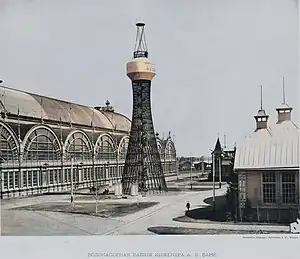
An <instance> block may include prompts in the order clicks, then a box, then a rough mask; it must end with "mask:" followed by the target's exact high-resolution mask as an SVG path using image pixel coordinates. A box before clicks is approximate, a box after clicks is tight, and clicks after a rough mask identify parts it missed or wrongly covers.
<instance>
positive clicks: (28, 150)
mask: <svg viewBox="0 0 300 259" xmlns="http://www.w3.org/2000/svg"><path fill="white" fill-rule="evenodd" d="M127 146H128V137H127V136H125V137H123V139H122V140H121V142H120V145H119V147H118V145H116V144H115V142H114V141H113V139H112V137H111V136H110V135H108V134H106V133H104V134H102V135H101V136H99V138H98V139H97V140H96V144H95V145H93V144H92V143H91V141H90V139H89V137H88V135H87V134H86V133H85V132H84V131H82V130H74V131H72V132H71V133H70V134H69V135H68V136H67V138H66V140H65V143H64V144H61V142H60V140H59V139H58V137H57V136H56V134H55V132H54V131H53V130H52V129H51V128H50V127H48V126H46V125H37V126H34V127H33V128H32V129H31V130H29V131H28V133H27V134H26V136H25V137H24V139H23V141H22V142H21V144H20V145H19V141H18V140H17V137H16V136H15V134H14V132H13V131H12V130H11V129H10V127H9V126H7V125H6V124H4V123H2V122H0V159H1V161H0V162H1V163H5V162H7V163H8V162H10V163H17V162H18V159H19V149H20V147H23V156H22V161H24V162H30V161H58V160H60V159H61V157H62V153H63V151H62V150H63V149H64V150H65V159H66V160H70V159H71V158H74V159H76V160H89V159H92V158H93V154H95V159H97V160H106V161H107V160H116V158H117V155H119V159H120V160H122V159H123V160H124V159H125V158H126V152H127ZM21 149H22V148H21ZM94 151H95V152H94Z"/></svg>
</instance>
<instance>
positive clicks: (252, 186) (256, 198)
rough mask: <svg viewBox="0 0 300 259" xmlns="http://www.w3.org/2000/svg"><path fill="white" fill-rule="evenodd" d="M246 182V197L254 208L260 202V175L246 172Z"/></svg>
mask: <svg viewBox="0 0 300 259" xmlns="http://www.w3.org/2000/svg"><path fill="white" fill-rule="evenodd" d="M246 181H247V184H246V186H247V189H246V192H247V193H246V197H247V198H248V199H249V200H250V202H251V203H252V205H253V206H256V204H257V203H260V202H261V195H262V193H261V173H260V172H247V174H246Z"/></svg>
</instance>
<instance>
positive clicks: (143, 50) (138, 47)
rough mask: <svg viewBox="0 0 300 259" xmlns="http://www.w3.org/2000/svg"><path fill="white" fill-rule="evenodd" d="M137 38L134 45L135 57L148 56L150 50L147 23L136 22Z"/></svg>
mask: <svg viewBox="0 0 300 259" xmlns="http://www.w3.org/2000/svg"><path fill="white" fill-rule="evenodd" d="M136 29H137V32H136V40H135V46H134V52H133V57H134V58H148V50H147V44H146V38H145V30H144V29H145V23H143V22H138V23H136Z"/></svg>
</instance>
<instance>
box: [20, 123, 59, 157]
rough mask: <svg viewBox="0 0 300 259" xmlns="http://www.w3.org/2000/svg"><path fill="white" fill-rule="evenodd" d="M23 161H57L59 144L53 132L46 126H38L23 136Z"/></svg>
mask: <svg viewBox="0 0 300 259" xmlns="http://www.w3.org/2000/svg"><path fill="white" fill-rule="evenodd" d="M24 141H25V142H24V143H25V144H24V156H23V160H24V161H32V162H33V161H55V160H56V161H57V160H60V159H61V146H60V143H59V140H58V138H57V137H56V135H55V133H54V132H53V131H52V130H50V129H49V128H48V127H46V126H38V127H36V128H35V129H33V130H31V132H30V133H29V135H28V137H25V138H24Z"/></svg>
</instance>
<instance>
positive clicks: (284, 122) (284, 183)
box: [234, 102, 300, 222]
mask: <svg viewBox="0 0 300 259" xmlns="http://www.w3.org/2000/svg"><path fill="white" fill-rule="evenodd" d="M276 110H277V114H278V118H277V122H276V124H275V125H269V121H268V119H269V116H268V115H267V114H266V112H265V110H264V109H263V108H262V107H261V109H260V110H259V111H258V114H257V115H256V116H254V117H255V120H256V130H255V132H253V134H252V136H250V137H248V138H247V139H246V140H245V141H244V143H240V145H238V146H237V150H236V156H235V163H234V170H235V172H236V173H237V174H238V179H239V208H240V214H241V215H240V216H241V217H243V215H244V216H245V208H246V207H247V209H246V211H247V213H248V214H249V216H250V218H251V219H252V220H258V221H279V222H291V221H294V220H295V218H296V216H297V211H298V210H299V164H300V163H299V155H300V153H299V128H298V126H297V125H296V124H295V123H294V122H293V121H292V120H291V113H292V110H293V108H292V107H289V106H288V105H287V104H286V103H285V102H284V103H283V104H282V105H281V106H280V107H279V108H277V109H276Z"/></svg>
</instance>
